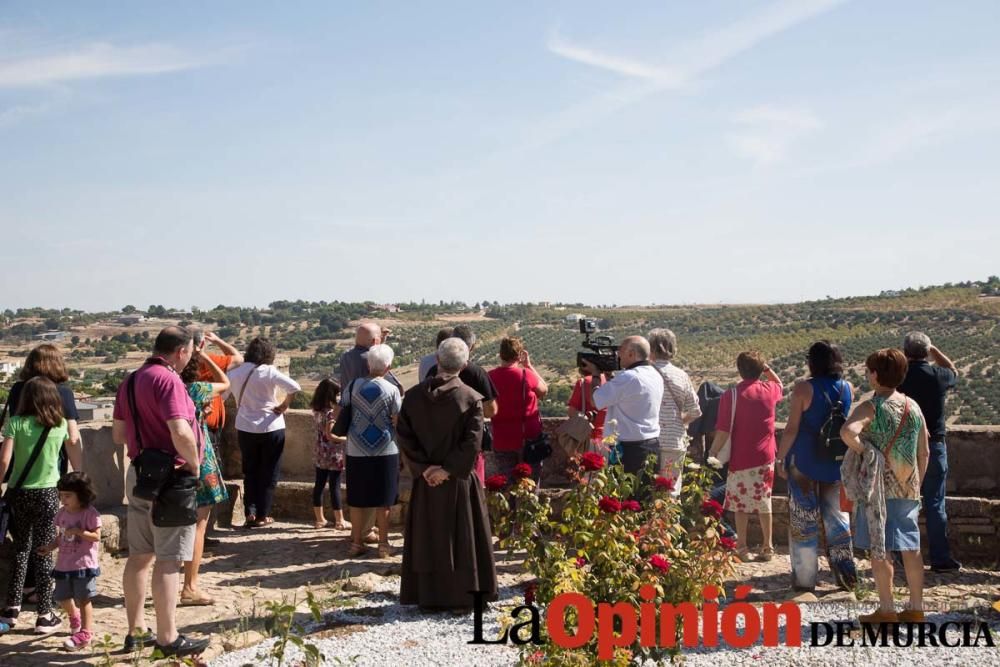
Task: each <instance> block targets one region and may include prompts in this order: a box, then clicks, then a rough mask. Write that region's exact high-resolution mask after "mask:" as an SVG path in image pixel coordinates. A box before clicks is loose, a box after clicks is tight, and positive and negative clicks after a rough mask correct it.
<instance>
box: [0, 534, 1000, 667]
mask: <svg viewBox="0 0 1000 667" xmlns="http://www.w3.org/2000/svg"><path fill="white" fill-rule="evenodd" d="M217 537H219V538H220V539H221V545H220V546H218V547H216V548H215V550H214V553H212V554H210V555H209V556H208V557H207V558H206V560H205V562H204V564H203V566H202V581H203V586H204V589H205V590H206V592H208V593H209V594H210V595H212V596H214V597H215V599H216V604H215V605H214V606H211V607H182V608H180V609H179V610H178V621H179V624H180V626H181V630H182V632H185V633H189V634H192V635H198V636H206V635H207V636H211V637H212V645H211V647H210V649H209V651H208V652H207V653H206V654H205V656H204V658H205V659H211V658H212V657H214V656H218V655H220V654H221V653H224V652H226V651H231V650H236V649H239V648H244V647H246V646H249V645H252V644H254V643H256V642H257V641H260V640H261V639H262V638H263V634H262V633H263V632H264V619H265V617H266V616H267V613H266V611H264V607H263V605H264V603H265V602H266V601H268V600H280V599H281V598H282V597H283V596H284V597H287V598H290V597H291V596H292V595H296V596H297V597H298V601H299V602H300V603H301V602H302V601H303V599H304V596H305V591H306V587H307V586H308V587H310V588H311V590H313V591H314V592H315V593H316V594H317V595H318V596H319V598H320V599H321V600H322V602H323V605H324V607H327V608H329V607H332V606H335V605H350V604H352V602H351V596H352V595H360V594H363V593H366V592H368V591H370V590H372V589H373V588H374V587H375V586H376V585H377V582H378V578H379V577H380V576H385V575H389V574H398V573H399V561H400V548H401V546H402V536H401V535H400V534H398V533H395V534H393V535H391V542H392V544H393V546H394V550H395V552H396V553H395V554H394V556H393V558H391V559H387V560H379V559H377V558H375V557H374V552H371V557H369V558H362V559H356V560H348V559H347V558H346V552H347V547H348V538H347V535H346V534H345V533H336V532H334V531H332V530H319V531H317V530H314V529H312V527H311V526H306V525H304V524H296V523H276V524H274V525H273V526H272V527H269V528H266V529H255V530H251V531H243V530H234V531H220V532H219V533H218V534H217ZM124 563H125V561H124V560H123V559H119V558H114V557H110V556H104V557H103V558H102V563H101V568H102V572H103V574H102V577H101V579H100V581H99V584H98V588H99V590H100V592H101V595H100V597H99V598H97V600H96V628H97V634H98V636H103V635H105V634H109V635H110V636H111V637H112V640H113V642H114V645H113V646H112V647H111V651H113V652H117V651H118V650H119V649H120V646H121V641H122V638H123V637H124V634H125V630H126V628H125V613H124V608H123V606H122V600H123V598H122V588H121V574H122V569H123V567H124ZM822 565H823V567H825V565H826V564H825V562H824V563H822ZM859 565H860V567H861V568H862V571H863V572H864V573H865V574H869V572H870V571H869V568H868V563H867V562H865V561H861V562H860V563H859ZM498 571H499V574H500V578H501V584H502V585H515V584H516V583H518V582H519V581H520V580H522V579H524V575H523V573H522V572H521V571H520V567H519V565H518V564H517V563H512V562H509V561H505V560H503V558H502V557H501V556H499V555H498ZM788 572H789V564H788V557H787V555H783V554H779V555H778V556H777V557H775V559H774V560H773V561H771V562H769V563H747V564H742V565H740V566H739V577H738V578H739V579H741V580H748V581H749V583H751V584H752V585H753V586H754V594H753V599H755V600H758V601H762V600H784V599H788V596H789V595H790V593H789V590H788V584H789V577H788ZM369 573H372V574H369ZM362 575H368V576H362ZM897 582H898V583H899V584H902V579H901V578H900V579H898V580H897ZM926 586H927V593H926V597H927V600H928V605H929V606H930V607H931V608H933V609H935V610H945V609H977V610H980V612H981V613H984V614H996V612H994V611H991V609H990V605H991V604H992V603H993V602H995V601H996V600H997V599H998V598H1000V572H998V571H991V570H980V569H968V570H966V571H964V572H962V573H960V574H950V575H937V574H934V573H931V572H929V571H928V572H927V576H926ZM860 591H861V594H862V595H861V597H862V602H863V601H864V600H865V599H866V596H867V599H869V600H871V599H873V598H874V593H873V592H872V591H871V584H870V579H869V583H868V584H867V585H862V586H861V587H860ZM816 597H817V598H818V599H819V600H821V601H823V602H830V601H834V600H841V601H843V600H845V598H846V599H848V600H850V599H851V594H846V593H843V592H840V591H837V589H836V587H835V586H834V585H833V582H832V579H831V578H830V577H829V576H828V575H825V574H824V575H822V576H821V580H820V586H819V589H818V590H817V593H816ZM809 599H810V598H808V597H807V598H805V599H801V600H800V601H802V602H807V601H809ZM299 609H300V612H304V611H305V607H304V606H302V605H301V604H300V606H299ZM147 612H148V621H149V623H150V625H152V624H153V614H152V609H151V608H147ZM22 618H23V619H24V622H23V623H22V624H21V626H20V627H18V628H16V629H15V630H14V631H12V632H11V633H10V634H8V635H5V636H3V637H2V638H0V664H2V665H7V664H11V665H69V664H131V662H130V658H131V657H130V656H126V655H121V654H115V653H112V654H111V655H110V656H105V655H104V652H103V650H100V649H98V650H97V652H96V653H94V654H87V653H66V652H64V651H62V650H61V649H60V645H61V643H62V641H63V640H64V638H65V637H66V632H61V633H56V634H55V635H51V636H48V637H38V636H35V635H32V634H30V628H31V627H33V624H34V614H33V613H32V610H31V609H30V607H29V608H28V611H27V613H25V614H23V616H22ZM363 627H364V626H362V625H358V626H357V627H351V626H340V627H337V628H331V629H327V630H324V631H323V633H321V634H322V635H323V636H330V635H331V634H333V635H335V634H338V633H351V632H357V631H360V630H361V629H363ZM26 628H27V629H26Z"/></svg>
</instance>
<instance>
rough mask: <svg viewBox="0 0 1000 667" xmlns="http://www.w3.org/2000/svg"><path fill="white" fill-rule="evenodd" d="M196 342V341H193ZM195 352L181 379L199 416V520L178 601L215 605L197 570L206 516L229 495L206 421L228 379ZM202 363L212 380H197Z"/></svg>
mask: <svg viewBox="0 0 1000 667" xmlns="http://www.w3.org/2000/svg"><path fill="white" fill-rule="evenodd" d="M196 342H197V341H196ZM203 346H204V343H203V342H202V344H201V346H197V347H198V353H197V354H195V355H193V356H192V357H191V362H190V363H188V365H187V367H186V368H185V369H184V371H183V372H182V373H181V379H182V380H184V384H186V385H187V390H188V395H189V396H190V397H191V401H192V402H193V403H194V408H195V416H196V417H197V419H198V424H199V429H198V433H199V436H198V439H199V440H200V441H201V443H200V444H201V447H200V448H199V449H200V450H201V469H200V471H199V475H198V494H197V500H198V523H197V524H196V528H197V531H196V533H195V540H194V554H193V555H192V557H191V560H190V561H188V562H186V563H184V588H183V589H182V590H181V604H182V605H189V606H203V605H210V604H214V603H215V601H214V600H213V599H212V598H210V597H208V596H207V595H205V594H204V593H203V592H202V591H201V590H200V589H199V588H198V569H199V568H200V567H201V557H202V554H203V553H204V551H205V531H206V530H207V529H208V517H209V515H210V514H211V513H212V506H213V505H216V504H218V503H221V502H225V501H226V500H228V498H229V493H228V492H227V491H226V485H225V483H224V482H223V480H222V469H221V468H220V467H219V459H218V457H217V456H216V453H215V448H214V447H212V441H211V439H210V438H209V435H208V426H207V425H206V424H205V415H206V414H207V412H206V411H207V410H209V409H211V404H212V399H213V398H215V397H216V396H219V395H221V394H224V393H225V392H227V391H229V378H228V377H226V373H225V372H224V371H223V370H222V369H221V368H219V366H218V365H217V364H216V363H215V362H214V361H212V359H211V357H209V356H208V355H207V354H201V349H200V347H203ZM202 364H204V365H205V366H207V367H208V368H209V369H210V370H211V371H212V381H211V382H199V381H198V380H197V378H198V373H199V368H200V367H201V365H202Z"/></svg>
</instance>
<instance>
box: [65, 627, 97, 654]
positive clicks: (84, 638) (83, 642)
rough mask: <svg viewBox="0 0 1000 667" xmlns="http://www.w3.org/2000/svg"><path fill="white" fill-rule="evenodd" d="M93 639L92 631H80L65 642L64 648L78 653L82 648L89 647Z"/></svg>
mask: <svg viewBox="0 0 1000 667" xmlns="http://www.w3.org/2000/svg"><path fill="white" fill-rule="evenodd" d="M91 639H93V636H92V635H91V634H90V630H79V631H77V632H75V633H73V636H72V637H70V638H69V639H67V640H66V641H64V642H63V648H65V649H66V650H67V651H78V650H80V649H81V648H86V647H87V646H89V645H90V640H91Z"/></svg>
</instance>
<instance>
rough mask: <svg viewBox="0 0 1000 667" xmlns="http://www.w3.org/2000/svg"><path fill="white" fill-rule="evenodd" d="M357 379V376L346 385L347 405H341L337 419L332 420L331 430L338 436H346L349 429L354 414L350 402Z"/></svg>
mask: <svg viewBox="0 0 1000 667" xmlns="http://www.w3.org/2000/svg"><path fill="white" fill-rule="evenodd" d="M357 381H358V378H354V379H353V380H351V384H349V385H347V405H344V406H341V408H340V414H339V415H337V421H335V422H333V429H331V432H332V433H333V434H334V435H335V436H337V437H339V438H346V437H347V433H348V432H349V431H350V430H351V417H353V416H354V406H353V405H352V404H351V402H352V401H353V400H354V383H355V382H357Z"/></svg>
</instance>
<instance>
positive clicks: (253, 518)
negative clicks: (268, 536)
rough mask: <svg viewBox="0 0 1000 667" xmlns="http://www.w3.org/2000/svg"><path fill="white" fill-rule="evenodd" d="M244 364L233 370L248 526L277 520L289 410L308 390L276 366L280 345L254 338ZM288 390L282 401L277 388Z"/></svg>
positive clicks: (254, 526)
mask: <svg viewBox="0 0 1000 667" xmlns="http://www.w3.org/2000/svg"><path fill="white" fill-rule="evenodd" d="M243 359H244V363H243V364H242V365H240V366H239V367H237V368H236V369H234V370H232V371H230V373H229V374H228V375H229V382H230V387H231V389H230V392H232V393H234V394H235V395H236V406H237V408H238V411H237V413H236V434H237V436H238V438H239V443H240V454H241V455H242V457H243V507H244V510H245V512H246V517H247V522H246V527H247V528H256V527H259V526H266V525H268V524H271V523H274V519H273V518H271V516H270V514H271V504H272V502H273V501H274V488H275V487H276V486H277V485H278V473H279V471H280V470H281V453H282V452H283V451H284V449H285V417H284V414H285V411H286V410H288V406H289V405H291V402H292V396H293V395H294V394H295V393H296V392H298V391H300V390H301V389H302V388H301V387H300V386H299V384H298V383H297V382H296V381H295V380H293V379H292V378H290V377H288V376H287V375H285V374H284V373H282V372H281V371H279V370H278V369H277V368H275V367H274V366H273V364H274V345H272V344H271V342H270V341H269V340H267V339H266V338H260V337H257V338H254V339H253V340H252V341H250V344H249V345H248V346H247V351H246V354H244V355H243ZM279 390H280V391H282V392H284V393H285V398H284V400H282V401H279V400H278V398H277V392H278V391H279Z"/></svg>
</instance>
